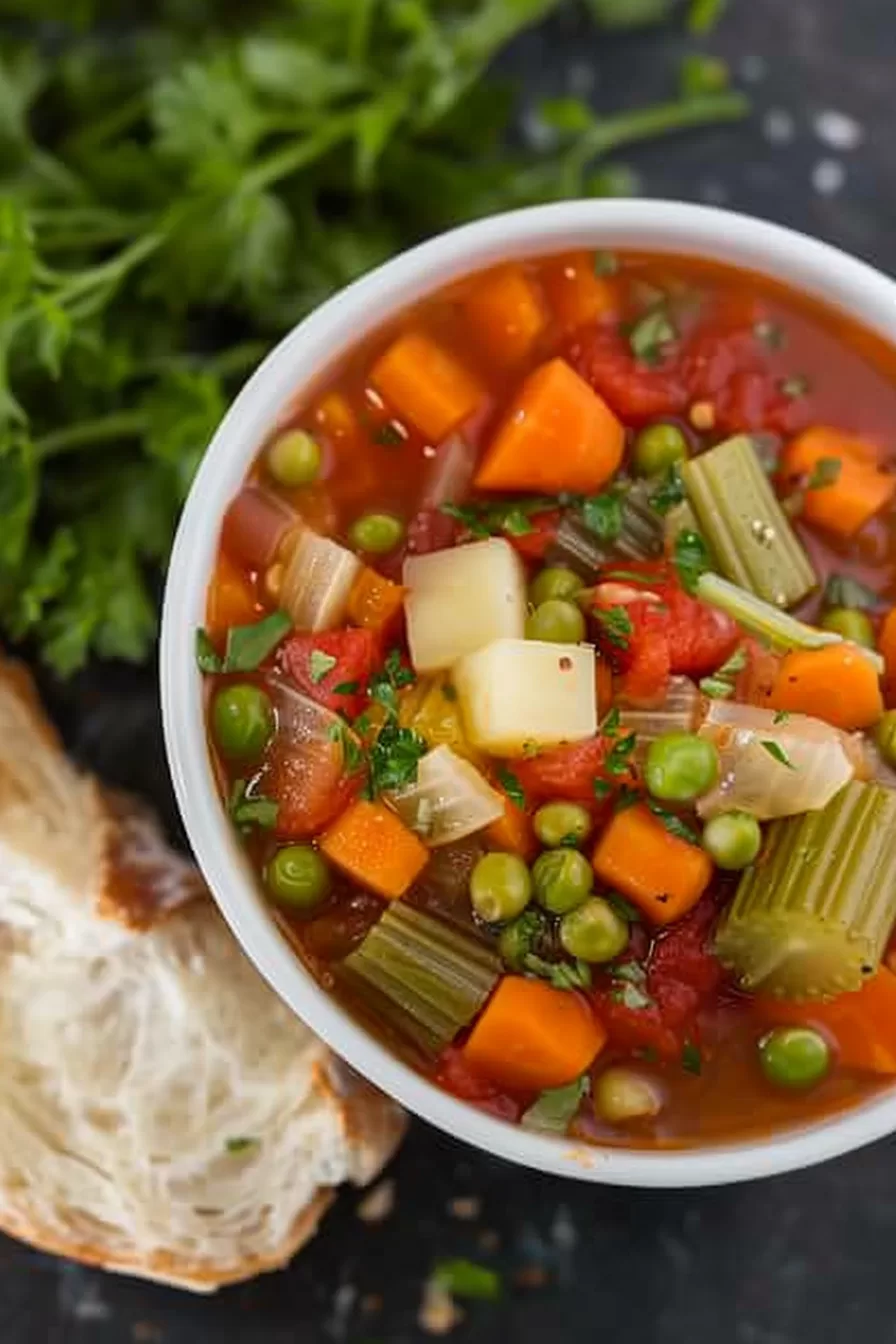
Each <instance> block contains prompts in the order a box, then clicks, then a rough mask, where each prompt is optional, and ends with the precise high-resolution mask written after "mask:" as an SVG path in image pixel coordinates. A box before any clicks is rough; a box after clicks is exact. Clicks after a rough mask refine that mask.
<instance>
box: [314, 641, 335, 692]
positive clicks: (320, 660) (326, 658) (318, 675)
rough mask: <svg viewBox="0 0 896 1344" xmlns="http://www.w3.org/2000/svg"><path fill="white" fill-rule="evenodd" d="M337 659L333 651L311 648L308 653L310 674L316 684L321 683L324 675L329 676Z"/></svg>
mask: <svg viewBox="0 0 896 1344" xmlns="http://www.w3.org/2000/svg"><path fill="white" fill-rule="evenodd" d="M337 661H338V660H337V659H336V658H334V657H333V655H332V653H324V651H323V649H312V650H311V652H310V653H309V655H308V674H309V676H310V677H311V680H312V681H313V682H314V684H315V686H317V685H319V684H320V683H321V682H322V681H323V679H324V677H327V676H329V674H330V673H331V672H332V671H333V668H334V667H335V666H336V663H337Z"/></svg>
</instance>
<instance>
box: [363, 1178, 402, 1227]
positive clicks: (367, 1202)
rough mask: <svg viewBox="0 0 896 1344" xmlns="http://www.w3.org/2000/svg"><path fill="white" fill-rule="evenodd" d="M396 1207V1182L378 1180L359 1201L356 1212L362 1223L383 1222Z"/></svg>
mask: <svg viewBox="0 0 896 1344" xmlns="http://www.w3.org/2000/svg"><path fill="white" fill-rule="evenodd" d="M394 1208H395V1182H394V1181H393V1180H388V1179H387V1180H385V1181H378V1182H377V1184H376V1185H375V1186H373V1188H372V1189H371V1190H368V1192H367V1194H366V1195H365V1196H364V1198H363V1199H362V1200H361V1201H360V1202H359V1204H358V1207H357V1208H356V1209H355V1213H356V1214H357V1216H358V1217H359V1218H360V1219H361V1222H362V1223H382V1222H385V1220H386V1219H387V1218H388V1217H389V1215H390V1214H391V1213H392V1212H393V1210H394Z"/></svg>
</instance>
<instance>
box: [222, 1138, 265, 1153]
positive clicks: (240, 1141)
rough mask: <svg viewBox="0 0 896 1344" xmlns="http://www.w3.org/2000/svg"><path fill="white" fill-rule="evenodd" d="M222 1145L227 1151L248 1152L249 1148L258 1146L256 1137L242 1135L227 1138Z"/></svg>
mask: <svg viewBox="0 0 896 1344" xmlns="http://www.w3.org/2000/svg"><path fill="white" fill-rule="evenodd" d="M224 1147H225V1149H226V1150H227V1152H228V1153H245V1152H248V1150H249V1149H250V1148H257V1147H258V1139H250V1138H244V1137H241V1138H235V1139H228V1140H227V1142H226V1143H225V1145H224Z"/></svg>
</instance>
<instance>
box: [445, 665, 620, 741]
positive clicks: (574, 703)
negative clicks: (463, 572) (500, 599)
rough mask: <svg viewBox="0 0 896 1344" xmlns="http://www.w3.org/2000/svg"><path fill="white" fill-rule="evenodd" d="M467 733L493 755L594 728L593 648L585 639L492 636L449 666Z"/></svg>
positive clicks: (571, 737)
mask: <svg viewBox="0 0 896 1344" xmlns="http://www.w3.org/2000/svg"><path fill="white" fill-rule="evenodd" d="M452 675H453V679H454V684H455V686H456V687H457V693H458V696H459V697H460V707H461V712H462V714H463V719H464V724H465V727H466V730H467V737H468V738H469V740H470V741H471V742H472V743H473V745H474V746H477V747H480V748H481V749H482V750H483V751H488V752H491V753H492V754H493V755H495V756H522V755H524V754H525V749H526V748H528V747H529V746H535V747H556V746H559V745H560V743H562V742H576V741H580V740H581V739H582V738H585V737H592V736H593V734H594V733H595V732H596V731H597V697H596V694H595V689H594V650H593V649H592V648H590V647H589V646H588V645H585V644H547V643H542V642H541V641H540V640H533V639H498V640H495V642H494V643H493V644H489V645H488V646H487V647H486V648H484V649H480V650H479V651H478V652H477V653H471V654H469V655H468V656H467V657H466V658H464V659H462V660H461V662H459V663H458V664H457V666H456V667H455V669H454V672H453V674H452Z"/></svg>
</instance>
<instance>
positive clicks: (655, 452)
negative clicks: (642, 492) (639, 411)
mask: <svg viewBox="0 0 896 1344" xmlns="http://www.w3.org/2000/svg"><path fill="white" fill-rule="evenodd" d="M687 455H688V441H687V439H686V438H685V436H684V433H683V431H682V430H680V429H679V428H678V426H677V425H667V424H662V423H659V424H655V425H648V426H647V428H646V429H642V430H641V432H640V434H639V435H638V437H637V438H636V439H635V447H634V454H633V464H634V468H635V471H636V472H637V473H638V475H639V476H659V475H660V474H661V473H662V472H664V471H667V470H668V468H669V467H671V466H672V465H673V464H674V463H675V462H682V461H683V460H684V459H685V458H686V457H687Z"/></svg>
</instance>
